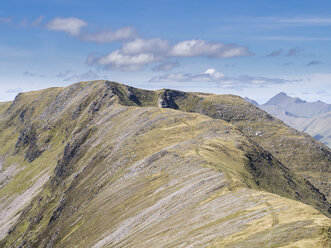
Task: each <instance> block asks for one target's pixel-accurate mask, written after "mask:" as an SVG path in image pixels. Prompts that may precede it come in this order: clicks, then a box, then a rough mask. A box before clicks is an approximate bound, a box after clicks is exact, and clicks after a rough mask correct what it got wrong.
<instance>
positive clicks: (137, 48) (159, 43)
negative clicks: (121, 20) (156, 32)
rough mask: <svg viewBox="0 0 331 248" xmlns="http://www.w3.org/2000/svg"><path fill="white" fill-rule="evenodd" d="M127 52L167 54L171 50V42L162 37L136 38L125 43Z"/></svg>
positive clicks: (124, 47) (124, 49)
mask: <svg viewBox="0 0 331 248" xmlns="http://www.w3.org/2000/svg"><path fill="white" fill-rule="evenodd" d="M122 51H123V53H125V54H140V53H153V54H162V55H165V54H166V53H168V51H169V44H168V42H167V41H165V40H162V39H146V40H143V39H135V40H133V41H129V42H126V43H124V44H123V47H122Z"/></svg>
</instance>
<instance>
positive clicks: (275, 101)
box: [265, 92, 305, 107]
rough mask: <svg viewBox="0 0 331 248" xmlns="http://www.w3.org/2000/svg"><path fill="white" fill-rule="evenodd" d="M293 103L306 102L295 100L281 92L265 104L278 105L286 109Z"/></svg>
mask: <svg viewBox="0 0 331 248" xmlns="http://www.w3.org/2000/svg"><path fill="white" fill-rule="evenodd" d="M291 103H305V101H303V100H301V99H300V98H297V97H296V98H293V97H289V96H288V95H286V93H285V92H280V93H278V94H277V95H275V96H274V97H272V98H271V99H270V100H269V101H267V102H266V103H265V105H277V106H281V107H285V106H287V105H289V104H291Z"/></svg>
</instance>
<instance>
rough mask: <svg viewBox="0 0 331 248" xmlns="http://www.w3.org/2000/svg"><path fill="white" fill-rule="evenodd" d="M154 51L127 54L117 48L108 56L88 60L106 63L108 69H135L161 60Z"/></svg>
mask: <svg viewBox="0 0 331 248" xmlns="http://www.w3.org/2000/svg"><path fill="white" fill-rule="evenodd" d="M160 60H161V58H159V57H156V56H155V55H154V54H152V53H140V54H125V53H123V52H122V51H121V50H115V51H113V52H111V53H109V54H108V55H106V56H103V57H100V58H96V59H93V58H91V59H88V62H89V63H90V64H91V63H97V64H101V65H104V66H105V68H108V69H120V70H128V71H134V70H138V69H140V68H142V67H144V66H145V65H147V64H150V63H153V62H156V61H160Z"/></svg>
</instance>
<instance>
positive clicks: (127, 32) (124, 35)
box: [81, 27, 137, 43]
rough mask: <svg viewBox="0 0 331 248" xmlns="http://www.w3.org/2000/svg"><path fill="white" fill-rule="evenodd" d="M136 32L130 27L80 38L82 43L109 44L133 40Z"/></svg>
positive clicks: (89, 34)
mask: <svg viewBox="0 0 331 248" xmlns="http://www.w3.org/2000/svg"><path fill="white" fill-rule="evenodd" d="M136 36H137V32H136V30H135V29H134V28H132V27H123V28H120V29H118V30H116V31H112V30H102V31H100V32H97V33H87V34H84V35H82V36H81V39H82V40H84V41H91V42H97V43H111V42H115V41H122V40H128V39H132V38H135V37H136Z"/></svg>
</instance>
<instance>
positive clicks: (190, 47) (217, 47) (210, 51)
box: [170, 40, 252, 58]
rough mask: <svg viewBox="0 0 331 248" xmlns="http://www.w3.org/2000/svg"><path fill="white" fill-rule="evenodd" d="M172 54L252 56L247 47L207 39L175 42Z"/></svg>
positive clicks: (219, 56)
mask: <svg viewBox="0 0 331 248" xmlns="http://www.w3.org/2000/svg"><path fill="white" fill-rule="evenodd" d="M170 55H172V56H177V57H196V56H205V57H213V58H231V57H239V56H250V55H252V53H251V52H249V51H248V49H247V48H246V47H243V46H238V45H233V44H223V43H220V42H217V43H216V42H208V41H205V40H186V41H182V42H179V43H177V44H175V45H174V46H173V47H172V49H171V51H170Z"/></svg>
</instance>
